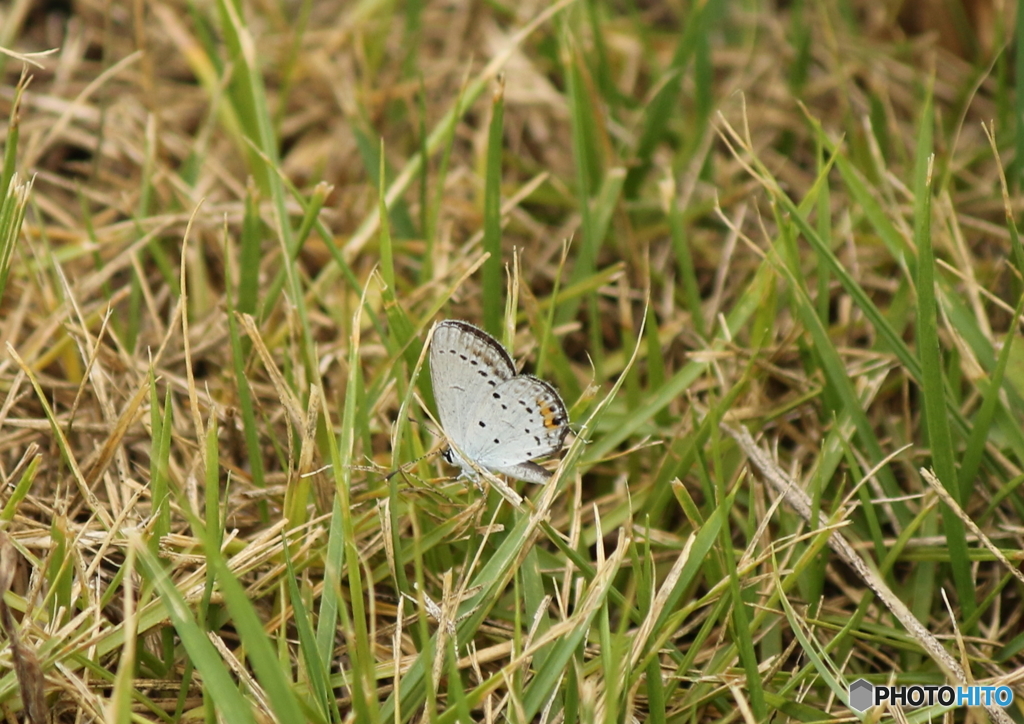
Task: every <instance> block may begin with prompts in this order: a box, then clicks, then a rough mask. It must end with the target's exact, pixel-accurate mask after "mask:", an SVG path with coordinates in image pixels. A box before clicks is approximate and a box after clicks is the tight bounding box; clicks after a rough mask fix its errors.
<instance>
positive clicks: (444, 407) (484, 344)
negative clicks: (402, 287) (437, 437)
mask: <svg viewBox="0 0 1024 724" xmlns="http://www.w3.org/2000/svg"><path fill="white" fill-rule="evenodd" d="M515 374H516V368H515V365H514V364H513V362H512V358H511V357H509V356H508V352H506V351H505V348H504V347H502V346H501V344H499V343H498V341H497V340H496V339H494V337H492V336H491V335H489V334H487V333H486V332H484V331H483V330H482V329H478V328H476V327H474V326H473V325H472V324H469V323H468V322H462V321H459V320H454V319H449V320H445V321H443V322H438V323H437V324H436V325H434V333H433V336H432V337H431V341H430V381H431V383H432V384H433V387H434V400H435V401H436V402H437V413H438V416H439V417H440V418H441V427H443V428H444V432H445V434H446V435H447V436H448V437H449V438H450V439H451V440H453V441H454V442H455V445H456V446H457V447H459V448H460V449H462V450H465V448H466V445H467V443H468V441H469V440H468V439H467V438H469V439H472V438H471V437H470V436H469V435H467V431H468V429H469V417H470V412H471V411H472V410H473V409H474V408H475V407H476V406H477V405H478V404H479V402H480V401H481V400H484V399H486V398H487V397H488V395H489V393H490V392H491V390H493V389H494V388H495V387H497V386H499V385H501V384H503V383H505V382H507V381H508V380H511V379H512V378H514V377H515Z"/></svg>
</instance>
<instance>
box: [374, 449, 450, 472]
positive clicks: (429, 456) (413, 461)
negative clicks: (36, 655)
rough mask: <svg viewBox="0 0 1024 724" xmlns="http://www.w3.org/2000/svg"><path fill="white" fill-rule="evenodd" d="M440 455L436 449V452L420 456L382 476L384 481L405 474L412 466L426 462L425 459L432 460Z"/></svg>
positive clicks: (439, 451)
mask: <svg viewBox="0 0 1024 724" xmlns="http://www.w3.org/2000/svg"><path fill="white" fill-rule="evenodd" d="M440 454H441V448H438V449H436V450H431V451H430V452H428V453H427V454H426V455H420V456H419V457H418V458H416V459H415V460H411V461H409V462H407V463H406V464H405V465H400V466H399V467H398V469H397V470H392V471H391V472H390V473H388V474H387V475H385V476H384V480H391V478H393V477H395V476H396V475H398V474H399V473H404V472H406V471H407V470H408V469H409V468H411V467H413V466H414V465H417V464H419V463H420V462H421V461H423V460H426V459H427V458H432V457H434V456H435V455H440Z"/></svg>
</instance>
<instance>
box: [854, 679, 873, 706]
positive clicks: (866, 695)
mask: <svg viewBox="0 0 1024 724" xmlns="http://www.w3.org/2000/svg"><path fill="white" fill-rule="evenodd" d="M874 701H875V687H873V686H872V685H871V683H870V682H867V681H865V680H864V679H857V680H856V681H855V682H853V683H852V684H850V708H851V709H856V710H857V711H867V710H868V709H870V708H871V705H872V704H873V703H874Z"/></svg>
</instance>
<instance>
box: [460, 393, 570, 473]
mask: <svg viewBox="0 0 1024 724" xmlns="http://www.w3.org/2000/svg"><path fill="white" fill-rule="evenodd" d="M464 423H465V424H464V427H463V435H464V437H467V438H468V439H467V440H466V444H465V445H462V444H460V445H459V447H460V448H461V449H462V451H463V452H464V453H465V454H466V456H468V457H470V458H472V459H473V460H474V461H476V463H477V464H478V465H480V466H482V467H485V468H487V469H489V470H493V471H495V472H499V473H505V474H506V475H510V476H512V477H514V478H519V479H520V480H528V481H530V482H534V483H543V482H544V481H546V480H547V479H548V478H549V477H551V474H550V473H549V472H548V471H547V470H545V469H544V468H542V467H540V466H539V465H537V464H536V463H532V462H530V461H531V460H533V459H534V458H539V457H544V456H545V455H550V454H551V453H554V452H557V451H558V450H561V449H562V444H563V442H564V441H565V436H566V435H567V434H568V433H569V415H568V413H567V412H566V410H565V404H564V403H563V402H562V398H561V397H559V396H558V392H557V391H556V390H555V388H554V387H552V386H551V385H550V384H548V383H547V382H545V381H544V380H540V379H537V378H536V377H531V376H529V375H519V376H518V377H512V378H511V379H508V380H505V381H504V382H502V383H500V384H498V385H495V386H494V387H493V388H492V389H490V390H488V392H487V394H486V395H485V396H484V397H483V398H481V399H480V400H479V401H478V402H477V403H476V405H475V406H474V407H473V408H472V409H471V410H469V411H467V414H466V416H465V421H464ZM456 443H457V444H458V441H456Z"/></svg>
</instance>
